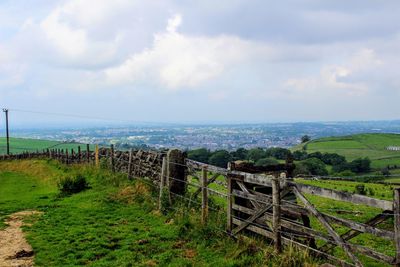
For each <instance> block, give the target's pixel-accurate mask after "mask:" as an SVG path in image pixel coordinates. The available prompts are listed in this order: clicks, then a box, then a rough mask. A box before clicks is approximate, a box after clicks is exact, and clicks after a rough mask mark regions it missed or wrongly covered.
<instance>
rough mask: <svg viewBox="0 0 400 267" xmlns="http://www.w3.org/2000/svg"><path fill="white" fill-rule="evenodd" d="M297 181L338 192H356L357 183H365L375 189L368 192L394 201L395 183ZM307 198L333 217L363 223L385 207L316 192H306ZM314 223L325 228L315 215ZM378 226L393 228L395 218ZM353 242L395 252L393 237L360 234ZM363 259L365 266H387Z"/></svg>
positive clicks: (315, 226)
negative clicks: (385, 237) (361, 203)
mask: <svg viewBox="0 0 400 267" xmlns="http://www.w3.org/2000/svg"><path fill="white" fill-rule="evenodd" d="M296 181H297V182H300V183H304V184H309V185H313V186H318V187H322V188H328V189H334V190H338V191H344V192H350V193H353V192H354V191H355V187H356V185H359V184H364V186H365V188H366V189H367V188H372V189H373V192H374V194H373V195H371V194H370V193H369V192H370V191H369V190H367V195H368V196H370V197H374V198H378V199H384V200H393V189H394V186H392V185H384V184H371V183H360V182H352V181H332V180H330V181H328V180H303V179H297V180H296ZM307 198H308V199H309V201H310V202H311V203H313V204H314V205H315V206H316V207H317V208H318V210H319V211H321V212H324V213H327V214H331V215H333V216H336V217H340V218H345V219H350V220H353V221H356V222H360V223H364V222H366V221H367V220H369V219H371V218H373V217H374V216H376V215H377V214H379V213H380V212H382V210H380V209H377V208H373V207H369V206H365V205H354V204H352V203H349V202H343V201H336V200H331V199H328V198H323V197H319V196H314V195H307ZM311 225H312V227H313V228H314V229H319V230H321V231H323V230H324V228H323V227H322V226H321V225H320V224H319V222H317V220H316V219H315V218H311ZM334 228H335V230H336V231H337V232H338V233H339V234H343V233H345V232H346V231H348V230H349V229H348V228H346V227H342V226H339V225H334ZM378 228H381V229H386V230H390V231H393V218H389V219H388V220H387V221H386V222H384V223H382V224H380V225H379V227H378ZM351 242H352V243H354V244H358V245H362V246H366V247H369V248H373V249H374V250H375V251H378V252H380V253H383V254H387V255H389V256H394V255H395V247H394V244H393V242H391V241H390V240H386V239H383V238H379V237H376V236H374V235H370V234H361V235H359V236H357V237H356V238H354V239H351ZM335 253H336V256H339V257H345V255H344V253H343V251H342V250H339V249H335ZM361 259H362V262H363V263H364V265H365V266H376V267H378V266H387V265H385V264H383V263H381V262H376V261H374V260H372V259H369V258H367V257H362V258H361Z"/></svg>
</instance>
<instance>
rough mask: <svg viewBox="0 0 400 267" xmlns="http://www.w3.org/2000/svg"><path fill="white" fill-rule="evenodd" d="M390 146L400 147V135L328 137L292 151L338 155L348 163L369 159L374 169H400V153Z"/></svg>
mask: <svg viewBox="0 0 400 267" xmlns="http://www.w3.org/2000/svg"><path fill="white" fill-rule="evenodd" d="M388 146H399V147H400V134H375V133H374V134H356V135H349V136H340V137H326V138H320V139H316V140H311V141H310V142H307V143H305V144H301V145H298V146H296V147H294V148H293V149H292V150H293V151H295V150H300V149H304V150H305V151H307V153H313V152H317V151H319V152H322V153H324V152H327V153H337V154H339V155H343V156H345V157H346V159H347V160H348V161H351V160H354V159H356V158H360V157H369V158H370V159H371V161H372V164H371V166H372V168H374V169H380V168H384V167H386V166H387V165H398V166H399V167H400V151H389V150H387V149H386V148H387V147H388Z"/></svg>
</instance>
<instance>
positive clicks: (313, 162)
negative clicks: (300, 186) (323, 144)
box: [295, 158, 328, 175]
mask: <svg viewBox="0 0 400 267" xmlns="http://www.w3.org/2000/svg"><path fill="white" fill-rule="evenodd" d="M301 172H303V173H301ZM295 174H296V175H298V174H311V175H328V170H327V169H326V165H325V163H323V162H322V161H321V160H320V159H317V158H309V159H306V160H303V161H302V162H300V163H298V164H296V169H295Z"/></svg>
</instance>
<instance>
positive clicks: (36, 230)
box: [0, 160, 318, 267]
mask: <svg viewBox="0 0 400 267" xmlns="http://www.w3.org/2000/svg"><path fill="white" fill-rule="evenodd" d="M76 175H81V176H84V177H85V178H86V180H87V181H88V182H89V185H90V188H89V189H87V190H85V191H83V192H80V193H77V194H73V195H70V196H61V195H59V191H58V189H57V181H58V180H59V179H60V177H67V176H68V177H71V176H76ZM157 196H158V189H157V188H154V187H152V186H150V185H149V184H148V182H147V183H146V182H145V181H144V180H140V179H134V180H133V181H129V180H128V179H127V177H126V175H123V174H113V173H111V172H110V171H107V170H104V169H96V168H95V167H93V166H85V165H75V166H65V165H63V164H60V163H59V162H57V161H46V160H22V161H8V162H0V231H1V230H3V229H4V228H5V227H6V225H5V224H4V223H3V222H4V220H5V219H6V217H7V216H8V215H10V214H12V213H14V212H17V211H24V210H32V209H33V210H38V211H41V212H43V214H42V215H35V216H34V217H30V218H27V219H26V222H27V223H28V224H26V225H25V226H24V227H23V231H24V232H25V233H26V235H27V239H28V242H29V243H30V244H31V245H32V247H33V250H34V252H35V266H82V265H85V266H126V267H128V266H303V265H304V266H310V267H313V266H318V264H317V263H316V262H315V261H314V260H313V259H311V258H310V257H309V256H308V253H307V252H305V251H296V250H293V249H290V250H287V252H285V253H283V254H281V255H277V254H275V253H274V252H273V247H272V246H268V244H266V243H265V242H262V241H261V240H260V241H257V240H251V239H245V238H240V239H239V240H234V239H232V238H229V237H228V236H227V235H226V233H224V232H223V231H221V229H222V230H223V229H224V227H225V222H224V221H223V220H217V219H216V218H219V217H218V216H217V215H218V214H213V213H212V212H210V221H209V225H208V226H202V225H201V224H200V212H199V209H198V207H196V208H195V207H194V206H192V208H191V209H188V208H187V203H182V206H180V205H179V203H177V204H176V205H174V207H175V208H174V209H173V210H171V211H168V212H166V213H160V212H159V211H158V197H157ZM180 207H181V208H180ZM220 215H221V214H220ZM223 215H225V214H223ZM213 216H216V217H213ZM224 217H225V216H224Z"/></svg>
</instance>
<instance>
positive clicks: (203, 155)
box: [188, 148, 211, 163]
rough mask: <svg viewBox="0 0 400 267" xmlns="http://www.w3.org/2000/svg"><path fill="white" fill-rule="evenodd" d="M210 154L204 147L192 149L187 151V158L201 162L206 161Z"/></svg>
mask: <svg viewBox="0 0 400 267" xmlns="http://www.w3.org/2000/svg"><path fill="white" fill-rule="evenodd" d="M210 156H211V153H210V151H209V150H207V149H205V148H200V149H194V150H190V151H189V152H188V158H189V159H192V160H195V161H200V162H203V163H208V160H209V158H210Z"/></svg>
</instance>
